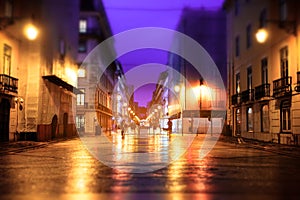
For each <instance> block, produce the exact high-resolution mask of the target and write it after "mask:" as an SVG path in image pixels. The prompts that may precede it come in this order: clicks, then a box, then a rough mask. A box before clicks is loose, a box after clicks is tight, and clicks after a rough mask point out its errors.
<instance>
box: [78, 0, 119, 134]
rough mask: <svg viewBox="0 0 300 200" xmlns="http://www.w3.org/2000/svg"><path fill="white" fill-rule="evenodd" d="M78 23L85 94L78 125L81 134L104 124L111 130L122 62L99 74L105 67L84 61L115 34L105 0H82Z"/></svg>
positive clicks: (80, 75) (80, 77)
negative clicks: (107, 13) (109, 20)
mask: <svg viewBox="0 0 300 200" xmlns="http://www.w3.org/2000/svg"><path fill="white" fill-rule="evenodd" d="M78 24H79V25H78V26H79V29H78V30H79V40H78V41H79V42H78V44H79V45H78V57H77V62H78V65H79V66H80V67H79V71H78V72H79V73H78V88H79V89H80V90H81V91H82V92H83V93H82V94H78V95H77V106H76V110H77V115H76V126H77V129H78V130H79V132H80V134H86V135H89V134H95V133H96V132H99V130H100V129H99V128H100V126H101V127H102V129H101V130H102V131H111V129H112V127H113V123H114V117H113V109H117V107H115V106H113V103H114V102H113V98H114V97H115V96H114V95H115V94H114V86H115V83H116V81H117V80H118V73H117V71H118V70H120V69H119V68H121V65H120V64H119V63H118V62H116V61H115V62H113V63H112V64H111V65H110V66H109V67H108V68H107V69H106V70H105V71H104V72H103V73H102V75H101V76H98V72H99V69H101V67H102V66H99V65H90V64H89V65H85V63H84V60H85V58H86V57H87V56H88V55H89V53H90V52H91V51H92V50H93V49H94V48H95V47H96V46H97V45H99V44H100V43H101V42H103V41H104V40H105V39H107V38H109V37H110V36H111V35H112V33H111V29H110V27H109V23H108V20H107V17H106V13H105V10H104V7H103V4H102V1H101V0H88V1H87V0H81V1H80V18H79V23H78ZM106 54H107V56H114V54H115V53H114V49H112V48H107V51H106ZM99 57H101V55H99ZM115 112H117V110H116V111H115Z"/></svg>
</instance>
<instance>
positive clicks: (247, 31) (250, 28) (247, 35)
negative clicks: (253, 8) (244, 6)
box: [246, 24, 252, 49]
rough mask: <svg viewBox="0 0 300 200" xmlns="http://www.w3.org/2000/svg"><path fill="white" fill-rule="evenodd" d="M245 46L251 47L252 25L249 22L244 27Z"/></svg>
mask: <svg viewBox="0 0 300 200" xmlns="http://www.w3.org/2000/svg"><path fill="white" fill-rule="evenodd" d="M246 39H247V40H246V46H247V49H248V48H250V47H251V45H252V26H251V24H248V26H247V28H246Z"/></svg>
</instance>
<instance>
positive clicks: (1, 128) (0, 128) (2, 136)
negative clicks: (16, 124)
mask: <svg viewBox="0 0 300 200" xmlns="http://www.w3.org/2000/svg"><path fill="white" fill-rule="evenodd" d="M9 115H10V102H9V100H8V99H4V98H3V99H0V142H8V141H9Z"/></svg>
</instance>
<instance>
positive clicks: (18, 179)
mask: <svg viewBox="0 0 300 200" xmlns="http://www.w3.org/2000/svg"><path fill="white" fill-rule="evenodd" d="M93 137H94V139H95V138H97V137H100V136H93ZM93 137H92V136H91V138H93ZM110 137H111V138H114V137H115V138H116V139H117V140H118V139H120V137H119V135H114V134H113V135H112V136H110ZM157 137H161V138H162V139H167V138H166V136H165V135H160V136H157ZM172 137H178V138H180V137H181V136H180V135H174V136H172ZM126 139H128V140H129V139H130V137H126V138H125V140H126ZM203 139H204V136H203V135H199V136H197V137H195V139H194V141H193V143H192V145H191V146H190V147H189V148H188V149H187V151H186V153H185V154H184V155H183V156H182V157H181V158H180V159H179V160H177V161H174V162H172V163H171V164H170V165H168V166H167V167H165V168H162V169H160V170H156V171H154V172H150V173H139V174H132V173H126V172H123V171H119V170H116V169H112V168H110V167H108V166H106V165H104V164H102V163H101V162H99V161H98V160H97V159H95V158H94V157H93V156H92V155H91V154H90V152H89V151H88V150H87V149H86V148H85V146H84V145H83V144H82V142H81V140H80V139H78V138H77V139H72V140H66V141H60V142H55V143H49V144H47V145H46V146H44V147H43V148H34V149H27V150H24V151H18V152H9V153H6V154H4V153H3V154H1V156H0V193H1V199H28V198H30V199H45V198H48V199H142V198H144V199H187V198H197V199H198V198H202V199H241V198H243V199H298V198H299V197H300V191H299V190H298V186H299V183H300V173H299V171H300V161H299V159H298V158H297V157H295V156H293V154H291V155H283V154H281V153H278V152H275V151H266V150H265V147H263V148H253V145H252V146H251V145H249V143H247V144H245V143H244V144H239V143H236V142H233V141H229V140H231V139H226V138H221V139H220V140H219V142H218V143H217V144H216V145H215V146H214V148H213V150H212V151H211V152H210V153H209V154H208V155H207V156H206V157H205V158H204V159H200V158H199V151H200V148H201V145H202V142H203ZM256 145H257V144H256ZM273 149H274V147H273ZM297 149H298V148H296V147H295V148H293V151H296V150H297ZM289 151H290V149H289ZM298 154H299V152H297V153H295V155H298Z"/></svg>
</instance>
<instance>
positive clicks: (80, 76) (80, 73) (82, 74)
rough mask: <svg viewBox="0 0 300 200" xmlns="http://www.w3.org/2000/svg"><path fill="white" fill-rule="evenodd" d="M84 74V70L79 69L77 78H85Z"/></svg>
mask: <svg viewBox="0 0 300 200" xmlns="http://www.w3.org/2000/svg"><path fill="white" fill-rule="evenodd" d="M85 72H86V71H85V69H82V68H81V69H79V70H78V77H79V78H84V77H85V76H86V74H85Z"/></svg>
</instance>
